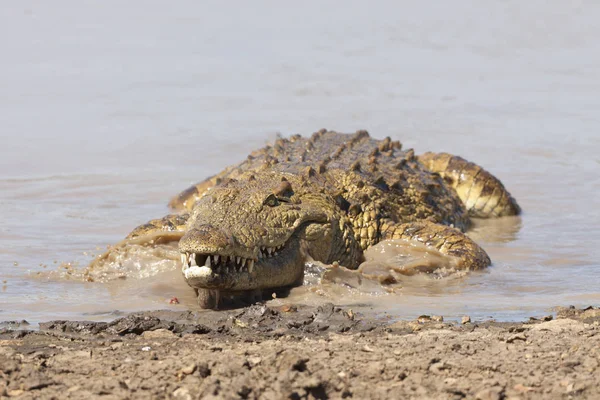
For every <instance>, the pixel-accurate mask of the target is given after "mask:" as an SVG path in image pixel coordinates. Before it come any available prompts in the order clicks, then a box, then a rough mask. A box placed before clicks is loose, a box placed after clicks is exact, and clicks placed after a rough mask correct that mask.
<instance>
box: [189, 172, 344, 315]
mask: <svg viewBox="0 0 600 400" xmlns="http://www.w3.org/2000/svg"><path fill="white" fill-rule="evenodd" d="M309 186H310V184H309V183H307V182H306V181H305V180H302V179H300V178H298V177H296V176H293V175H286V174H281V173H273V172H269V173H254V174H247V175H242V176H241V177H239V178H238V179H237V180H229V181H227V182H224V183H221V184H220V185H218V186H216V187H214V188H212V189H211V190H209V191H208V192H207V193H206V195H204V196H203V197H202V198H201V199H199V200H198V202H197V203H196V205H195V206H194V208H193V210H192V213H191V215H190V219H189V221H188V225H187V232H186V233H185V235H184V236H183V237H182V238H181V240H180V242H179V251H180V253H181V259H182V262H183V274H184V276H185V279H186V281H187V283H188V284H189V285H190V286H192V287H193V288H196V289H198V290H203V289H204V290H211V291H216V292H217V293H228V292H233V293H235V292H240V291H255V290H262V289H268V288H277V287H285V286H291V285H294V284H298V283H301V282H302V278H303V274H304V264H305V262H306V261H309V260H319V261H325V262H326V261H328V260H329V257H330V254H331V250H332V248H333V247H334V246H336V243H335V242H336V240H338V238H339V237H341V235H340V234H339V226H340V224H339V217H338V215H339V210H338V209H337V207H336V202H335V199H334V198H332V197H331V195H329V194H327V193H322V192H321V191H319V190H314V189H312V190H311V188H310V187H309ZM217 299H218V295H217ZM217 302H218V300H217ZM201 305H202V304H201Z"/></svg>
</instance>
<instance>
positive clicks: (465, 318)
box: [460, 315, 471, 325]
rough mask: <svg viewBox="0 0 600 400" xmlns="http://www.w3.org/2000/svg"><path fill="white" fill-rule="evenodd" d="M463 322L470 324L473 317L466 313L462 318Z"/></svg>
mask: <svg viewBox="0 0 600 400" xmlns="http://www.w3.org/2000/svg"><path fill="white" fill-rule="evenodd" d="M460 323H461V324H463V325H464V324H470V323H471V317H469V316H468V315H465V316H464V317H462V319H461V320H460Z"/></svg>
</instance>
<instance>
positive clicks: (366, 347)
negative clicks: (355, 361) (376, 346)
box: [362, 344, 375, 353]
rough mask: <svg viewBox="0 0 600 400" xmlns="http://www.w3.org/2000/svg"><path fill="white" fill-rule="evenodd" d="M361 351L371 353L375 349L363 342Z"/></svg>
mask: <svg viewBox="0 0 600 400" xmlns="http://www.w3.org/2000/svg"><path fill="white" fill-rule="evenodd" d="M362 351H364V352H365V353H372V352H374V351H375V350H373V349H372V348H371V347H369V346H368V345H366V344H365V346H364V347H363V348H362Z"/></svg>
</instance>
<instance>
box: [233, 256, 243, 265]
mask: <svg viewBox="0 0 600 400" xmlns="http://www.w3.org/2000/svg"><path fill="white" fill-rule="evenodd" d="M241 259H242V258H241V257H240V256H237V257H236V258H235V263H236V264H239V263H240V260H241Z"/></svg>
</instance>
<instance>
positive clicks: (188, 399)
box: [173, 387, 192, 400]
mask: <svg viewBox="0 0 600 400" xmlns="http://www.w3.org/2000/svg"><path fill="white" fill-rule="evenodd" d="M173 398H174V399H177V400H192V395H191V394H190V391H189V390H188V389H187V388H184V387H181V388H179V389H176V390H175V391H174V392H173Z"/></svg>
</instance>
